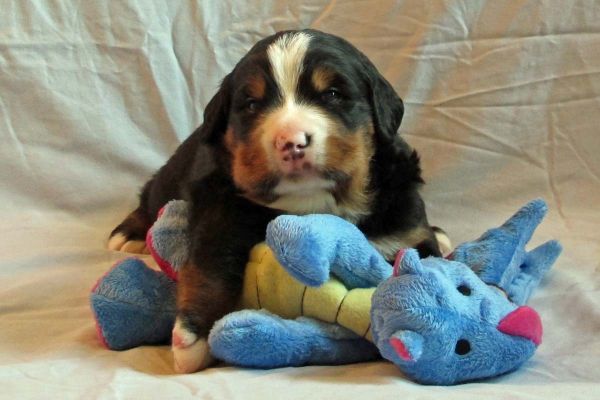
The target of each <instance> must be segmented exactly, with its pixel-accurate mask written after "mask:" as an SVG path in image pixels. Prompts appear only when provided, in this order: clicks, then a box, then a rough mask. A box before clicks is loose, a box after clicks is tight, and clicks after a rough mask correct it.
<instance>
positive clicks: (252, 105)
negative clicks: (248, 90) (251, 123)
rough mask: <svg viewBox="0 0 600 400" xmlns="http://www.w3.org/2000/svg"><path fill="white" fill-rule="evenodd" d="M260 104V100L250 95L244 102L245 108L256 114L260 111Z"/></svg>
mask: <svg viewBox="0 0 600 400" xmlns="http://www.w3.org/2000/svg"><path fill="white" fill-rule="evenodd" d="M258 105H259V104H258V100H256V99H255V98H252V97H248V98H247V99H246V101H245V102H244V109H245V110H246V111H248V112H249V113H252V114H254V113H255V112H256V111H258Z"/></svg>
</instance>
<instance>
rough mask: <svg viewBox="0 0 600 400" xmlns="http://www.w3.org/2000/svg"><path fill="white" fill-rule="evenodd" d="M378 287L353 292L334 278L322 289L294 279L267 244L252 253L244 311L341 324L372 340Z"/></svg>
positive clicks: (245, 280) (242, 300) (245, 289)
mask: <svg viewBox="0 0 600 400" xmlns="http://www.w3.org/2000/svg"><path fill="white" fill-rule="evenodd" d="M374 290H375V289H374V288H371V289H352V290H350V291H349V290H347V289H346V287H345V286H344V285H343V284H342V283H341V282H340V281H339V280H337V279H335V278H331V279H330V280H329V281H327V282H326V283H325V284H323V285H322V286H320V287H318V288H314V287H307V286H305V285H303V284H301V283H300V282H298V281H297V280H295V279H294V278H292V277H291V276H290V275H289V274H288V273H287V272H286V271H285V269H283V267H282V266H281V265H280V264H279V262H278V261H277V259H275V256H274V255H273V252H272V251H271V249H269V247H268V246H267V245H266V244H265V243H260V244H258V245H256V246H254V248H253V249H252V251H251V252H250V260H249V261H248V264H247V266H246V275H245V279H244V288H243V292H242V297H241V304H240V308H252V309H260V308H264V309H266V310H268V311H270V312H272V313H274V314H277V315H279V316H281V317H283V318H289V319H291V318H297V317H299V316H302V315H304V316H307V317H312V318H316V319H319V320H321V321H324V322H330V323H338V324H340V325H342V326H343V327H345V328H348V329H350V330H351V331H353V332H354V333H356V334H358V335H360V336H364V337H366V338H367V339H369V340H372V338H371V332H370V329H369V328H370V309H371V296H372V295H373V292H374Z"/></svg>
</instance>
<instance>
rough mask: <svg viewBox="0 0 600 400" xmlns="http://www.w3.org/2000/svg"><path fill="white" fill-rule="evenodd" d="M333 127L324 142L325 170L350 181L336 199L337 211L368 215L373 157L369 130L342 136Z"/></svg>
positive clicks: (337, 129) (340, 128) (341, 131)
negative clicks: (343, 209)
mask: <svg viewBox="0 0 600 400" xmlns="http://www.w3.org/2000/svg"><path fill="white" fill-rule="evenodd" d="M344 130H345V128H343V127H341V126H340V125H339V124H336V125H335V126H334V127H333V128H332V129H331V130H330V131H329V136H328V138H327V152H326V153H327V161H326V163H325V165H326V167H327V168H328V169H331V170H335V171H339V172H343V173H345V174H347V175H348V176H349V177H350V182H349V185H348V187H347V189H346V191H345V192H343V193H340V198H339V199H338V201H339V203H340V207H344V208H346V209H347V210H348V212H349V213H352V214H366V213H368V209H369V205H370V201H371V195H370V194H369V193H368V185H369V167H370V160H371V157H372V156H373V152H374V149H373V145H372V134H371V130H372V128H371V127H370V126H367V127H362V128H359V129H358V130H357V131H356V132H344Z"/></svg>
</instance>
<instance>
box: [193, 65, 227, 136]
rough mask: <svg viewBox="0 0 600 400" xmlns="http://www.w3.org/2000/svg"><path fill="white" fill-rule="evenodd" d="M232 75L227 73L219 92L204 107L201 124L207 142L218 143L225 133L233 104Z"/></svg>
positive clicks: (202, 134)
mask: <svg viewBox="0 0 600 400" xmlns="http://www.w3.org/2000/svg"><path fill="white" fill-rule="evenodd" d="M230 76H231V75H227V76H226V77H225V78H224V79H223V81H222V82H221V86H220V87H219V90H218V91H217V93H216V94H215V95H214V96H213V98H212V99H210V101H209V102H208V104H207V105H206V108H205V109H204V122H202V126H200V128H199V131H200V137H201V139H200V140H201V141H202V142H204V143H207V144H216V143H217V142H218V141H219V139H220V138H221V137H222V136H223V135H224V134H225V130H226V129H227V123H228V118H229V108H230V106H231V78H230Z"/></svg>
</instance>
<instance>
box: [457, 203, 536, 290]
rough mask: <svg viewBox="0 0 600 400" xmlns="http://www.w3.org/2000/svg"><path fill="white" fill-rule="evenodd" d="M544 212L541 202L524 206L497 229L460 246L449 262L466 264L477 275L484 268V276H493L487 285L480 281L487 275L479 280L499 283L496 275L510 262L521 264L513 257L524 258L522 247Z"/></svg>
mask: <svg viewBox="0 0 600 400" xmlns="http://www.w3.org/2000/svg"><path fill="white" fill-rule="evenodd" d="M547 210H548V207H547V205H546V203H545V202H544V200H542V199H536V200H533V201H531V202H529V203H527V204H526V205H525V206H524V207H522V208H521V209H520V210H519V211H517V212H516V213H515V214H514V215H513V216H512V217H510V218H509V219H508V220H507V221H506V222H505V223H504V224H502V225H501V226H499V227H498V228H493V229H490V230H488V231H487V232H485V233H484V234H483V235H482V236H481V237H480V238H479V239H477V240H475V241H472V242H466V243H463V244H461V245H459V246H458V247H457V248H456V249H455V250H454V252H453V253H452V256H451V257H450V259H452V260H454V261H458V262H462V263H464V264H467V265H468V266H469V267H470V268H471V269H473V270H474V271H475V272H476V273H478V274H480V273H481V270H482V269H483V268H485V269H487V270H488V273H487V274H488V275H489V274H491V275H493V276H490V277H489V279H490V280H489V282H488V281H487V280H486V279H484V278H483V275H486V274H483V275H481V277H482V279H484V281H486V282H488V283H490V282H491V283H498V280H499V277H498V276H496V275H501V274H502V273H503V272H504V270H505V269H506V268H507V266H508V265H509V264H510V263H511V262H512V263H515V264H521V263H522V261H523V260H515V256H517V257H523V256H524V255H525V246H526V245H527V243H528V242H529V240H530V239H531V236H532V235H533V232H534V231H535V228H536V227H537V226H538V225H539V224H540V222H541V221H542V219H543V218H544V216H545V215H546V212H547ZM490 271H492V272H490Z"/></svg>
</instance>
